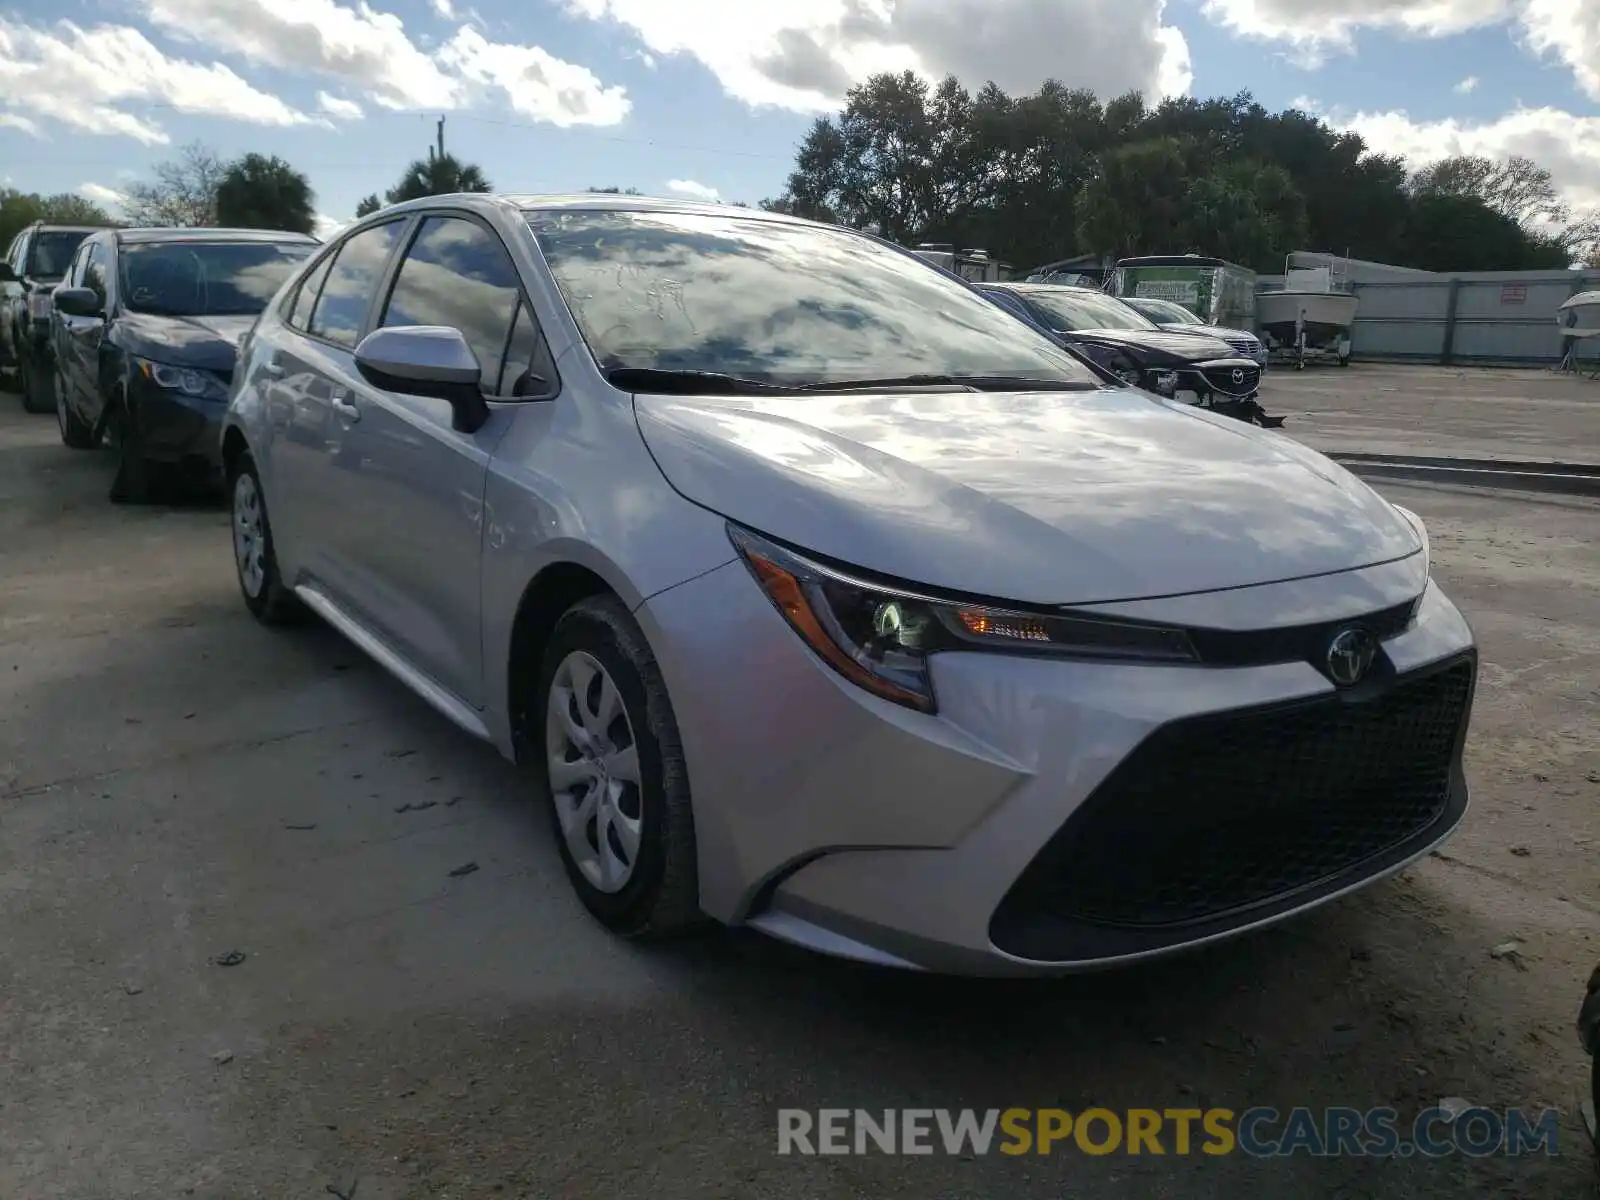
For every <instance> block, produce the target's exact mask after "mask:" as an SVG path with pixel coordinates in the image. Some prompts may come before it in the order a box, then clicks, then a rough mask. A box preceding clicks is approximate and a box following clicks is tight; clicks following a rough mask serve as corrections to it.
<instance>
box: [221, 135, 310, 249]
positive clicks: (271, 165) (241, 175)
mask: <svg viewBox="0 0 1600 1200" xmlns="http://www.w3.org/2000/svg"><path fill="white" fill-rule="evenodd" d="M216 211H217V224H219V225H226V226H229V227H230V228H235V229H282V230H286V231H288V232H290V233H310V232H311V231H312V229H314V228H315V227H316V207H315V196H314V195H313V193H312V191H311V183H310V181H309V180H307V179H306V177H305V176H304V175H303V174H301V173H300V172H299V171H296V170H295V169H294V168H293V167H291V166H290V165H289V164H288V163H286V162H284V161H283V160H282V159H281V158H277V157H271V158H268V157H266V156H264V155H260V154H246V155H245V156H244V157H243V158H241V159H238V160H237V161H236V162H233V163H231V164H229V166H228V168H227V170H226V172H225V173H224V174H223V177H222V181H221V183H220V184H218V186H217V203H216Z"/></svg>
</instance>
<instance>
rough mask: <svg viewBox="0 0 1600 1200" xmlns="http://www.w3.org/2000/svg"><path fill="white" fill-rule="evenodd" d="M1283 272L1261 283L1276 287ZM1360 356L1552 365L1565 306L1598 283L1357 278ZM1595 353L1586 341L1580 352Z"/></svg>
mask: <svg viewBox="0 0 1600 1200" xmlns="http://www.w3.org/2000/svg"><path fill="white" fill-rule="evenodd" d="M1282 286H1283V279H1282V276H1268V277H1263V278H1262V279H1261V280H1260V284H1259V287H1258V294H1259V292H1260V291H1276V290H1278V289H1279V288H1281V287H1282ZM1353 286H1354V289H1355V292H1356V295H1357V296H1359V297H1360V304H1359V306H1358V307H1357V309H1356V323H1355V327H1354V329H1352V331H1351V335H1350V341H1351V352H1352V354H1353V355H1354V356H1355V357H1356V358H1358V359H1359V358H1367V359H1391V360H1396V361H1402V362H1428V363H1508V364H1510V363H1538V364H1543V363H1555V362H1558V361H1559V360H1560V358H1561V353H1562V339H1561V330H1560V328H1559V327H1558V325H1557V323H1556V317H1557V312H1558V310H1559V309H1560V307H1561V305H1562V303H1563V302H1564V301H1566V300H1567V299H1569V298H1570V297H1572V296H1575V295H1577V294H1578V293H1579V292H1583V291H1589V290H1591V289H1595V288H1600V273H1597V272H1593V271H1534V272H1524V273H1516V274H1512V273H1501V272H1484V273H1479V274H1469V275H1458V276H1454V277H1450V278H1444V277H1438V276H1435V277H1430V278H1426V279H1407V278H1403V277H1391V278H1387V279H1356V280H1354V281H1353ZM1594 353H1595V352H1594V350H1592V349H1590V348H1589V347H1588V345H1587V344H1585V345H1584V346H1582V347H1580V354H1582V356H1583V357H1585V358H1588V357H1590V356H1591V355H1593V354H1594Z"/></svg>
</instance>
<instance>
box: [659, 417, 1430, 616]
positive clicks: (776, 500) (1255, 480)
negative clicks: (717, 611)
mask: <svg viewBox="0 0 1600 1200" xmlns="http://www.w3.org/2000/svg"><path fill="white" fill-rule="evenodd" d="M635 411H636V412H637V414H638V421H639V427H640V431H641V433H642V434H643V437H644V440H645V443H646V444H647V445H648V446H649V448H650V451H651V453H652V455H653V456H654V457H655V460H656V462H657V463H658V464H659V465H660V468H661V470H662V472H663V473H664V474H665V475H666V477H667V479H668V481H669V482H670V483H671V484H672V486H673V487H674V488H676V489H677V490H678V491H679V492H680V493H682V494H683V495H684V496H686V497H688V498H689V499H690V500H693V501H695V502H696V503H698V504H700V505H703V506H704V507H706V508H709V509H711V510H713V511H715V512H717V513H720V514H721V515H723V516H726V517H729V518H731V519H732V520H735V521H738V522H740V523H742V524H745V525H748V526H750V527H751V528H753V529H755V530H757V531H759V532H762V533H765V534H767V535H769V536H771V537H774V538H777V539H779V540H780V541H784V542H787V543H789V544H790V545H793V546H795V547H798V548H800V549H804V550H810V551H812V552H813V553H816V554H819V555H822V556H825V557H827V558H831V559H834V560H837V561H839V562H843V563H846V564H850V565H854V566H857V567H860V568H863V569H866V570H871V571H875V572H878V573H881V574H884V575H890V576H894V577H896V578H899V579H903V580H907V581H911V582H916V583H921V584H924V585H927V586H930V587H936V588H941V589H946V590H949V591H953V592H959V593H963V594H968V595H974V596H980V597H982V596H987V597H996V598H1001V599H1007V600H1013V601H1018V602H1025V603H1031V604H1088V603H1094V602H1103V601H1112V600H1126V599H1145V598H1150V597H1155V596H1169V595H1180V594H1184V593H1190V592H1203V591H1212V590H1215V589H1219V588H1234V587H1246V586H1250V585H1254V584H1261V583H1271V582H1276V581H1280V580H1285V579H1292V578H1299V577H1303V576H1308V575H1318V574H1326V573H1329V572H1334V571H1345V570H1352V569H1355V568H1358V567H1364V566H1370V565H1372V564H1374V563H1379V562H1386V561H1390V560H1393V559H1397V558H1404V557H1406V556H1409V555H1411V554H1414V553H1416V552H1418V551H1420V550H1421V548H1422V544H1421V540H1420V539H1419V537H1418V535H1417V533H1416V531H1415V530H1413V529H1412V528H1411V526H1410V524H1409V523H1408V522H1407V521H1406V519H1405V518H1404V517H1402V516H1401V515H1400V514H1399V513H1398V512H1396V511H1395V509H1393V508H1392V507H1390V506H1389V504H1388V503H1386V502H1385V501H1384V500H1383V499H1381V498H1380V497H1379V496H1378V495H1377V494H1376V493H1375V492H1373V491H1372V490H1371V489H1370V488H1368V487H1367V486H1366V485H1365V484H1364V483H1362V482H1361V481H1360V480H1358V479H1356V478H1355V477H1354V476H1353V475H1351V474H1350V473H1349V472H1347V471H1345V470H1344V469H1343V468H1342V467H1339V466H1337V465H1336V464H1334V463H1333V462H1331V461H1330V460H1328V459H1326V458H1324V457H1323V456H1322V455H1320V454H1317V453H1316V452H1315V451H1313V450H1310V449H1308V448H1307V447H1305V446H1302V445H1300V444H1299V443H1298V442H1295V441H1292V440H1291V439H1289V438H1287V437H1285V436H1284V435H1281V434H1276V433H1271V432H1268V431H1266V430H1260V429H1257V428H1255V427H1254V426H1250V425H1246V424H1244V423H1243V422H1240V421H1235V420H1232V419H1229V418H1226V417H1219V416H1216V415H1214V414H1210V413H1205V412H1201V411H1199V410H1196V409H1194V408H1191V407H1189V406H1187V405H1178V404H1173V403H1171V402H1168V401H1164V400H1160V399H1158V398H1156V397H1154V396H1151V395H1149V394H1147V393H1143V392H1137V391H1133V390H1114V389H1103V390H1095V391H1089V392H1025V393H1016V392H1010V393H1003V392H997V393H968V392H961V393H919V394H915V395H884V394H873V395H854V396H805V397H756V398H743V397H740V398H722V397H717V398H702V397H676V396H670V397H669V396H654V395H640V396H638V397H636V400H635ZM1268 619H1269V615H1268V614H1263V621H1264V622H1265V621H1266V620H1268Z"/></svg>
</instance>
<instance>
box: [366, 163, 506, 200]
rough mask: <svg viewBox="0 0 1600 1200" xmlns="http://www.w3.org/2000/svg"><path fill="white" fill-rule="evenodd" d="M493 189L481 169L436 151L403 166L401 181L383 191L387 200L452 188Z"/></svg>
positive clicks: (442, 192)
mask: <svg viewBox="0 0 1600 1200" xmlns="http://www.w3.org/2000/svg"><path fill="white" fill-rule="evenodd" d="M493 190H494V189H493V188H491V187H490V186H489V181H488V180H487V179H486V178H484V174H483V171H482V170H481V169H480V168H478V167H477V166H476V165H474V164H472V163H464V162H462V161H461V160H460V159H458V158H456V156H455V155H453V154H435V153H433V152H432V151H431V150H430V151H429V152H428V157H427V158H425V159H423V158H419V159H417V160H416V161H415V162H414V163H412V164H411V165H410V166H409V167H407V168H406V172H405V174H404V175H402V176H400V182H399V183H397V184H395V185H394V186H393V187H392V188H390V189H389V190H388V192H387V193H385V195H386V197H387V199H388V201H389V203H390V204H399V203H401V202H402V201H405V200H419V199H421V198H422V197H424V196H447V195H449V194H451V193H452V192H488V191H493Z"/></svg>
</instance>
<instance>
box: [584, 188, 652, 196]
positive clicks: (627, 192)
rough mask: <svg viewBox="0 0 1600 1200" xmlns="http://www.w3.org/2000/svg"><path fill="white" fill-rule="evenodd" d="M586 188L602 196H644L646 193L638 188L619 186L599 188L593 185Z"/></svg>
mask: <svg viewBox="0 0 1600 1200" xmlns="http://www.w3.org/2000/svg"><path fill="white" fill-rule="evenodd" d="M585 190H586V191H590V192H593V193H595V194H596V195H600V196H642V195H644V193H643V192H641V191H640V190H639V189H638V188H619V187H605V188H597V187H592V188H586V189H585Z"/></svg>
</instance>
